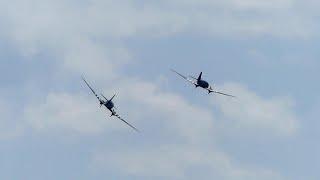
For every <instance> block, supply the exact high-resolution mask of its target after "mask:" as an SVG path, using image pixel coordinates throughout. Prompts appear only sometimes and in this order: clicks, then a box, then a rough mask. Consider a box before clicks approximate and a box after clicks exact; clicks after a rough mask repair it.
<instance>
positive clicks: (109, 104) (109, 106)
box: [82, 77, 139, 132]
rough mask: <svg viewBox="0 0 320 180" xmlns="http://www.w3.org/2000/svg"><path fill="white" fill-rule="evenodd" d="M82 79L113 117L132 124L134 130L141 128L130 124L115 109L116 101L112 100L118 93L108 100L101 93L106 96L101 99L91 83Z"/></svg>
mask: <svg viewBox="0 0 320 180" xmlns="http://www.w3.org/2000/svg"><path fill="white" fill-rule="evenodd" d="M82 80H83V81H84V82H85V83H86V84H87V86H88V87H89V88H90V90H91V91H92V93H93V94H94V95H95V96H96V97H97V99H98V100H99V103H100V107H102V105H104V106H105V107H106V108H107V109H108V110H109V111H110V112H111V117H112V116H115V117H117V118H118V119H120V120H121V121H123V122H124V123H126V124H127V125H128V126H130V127H131V128H133V129H134V130H136V131H138V132H139V130H138V129H137V128H135V127H134V126H132V125H131V124H129V123H128V122H127V121H125V120H124V119H122V118H121V117H120V116H119V115H118V114H117V113H116V111H115V106H114V103H113V102H112V100H113V99H114V97H115V96H116V95H114V96H113V97H112V98H111V99H110V100H108V99H107V98H106V97H105V96H104V95H103V94H101V96H102V97H103V98H104V100H103V99H101V98H100V97H99V96H98V95H97V93H96V92H95V91H94V90H93V89H92V88H91V86H90V85H89V83H88V82H87V81H86V80H85V79H84V78H83V77H82Z"/></svg>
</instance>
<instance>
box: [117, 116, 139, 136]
mask: <svg viewBox="0 0 320 180" xmlns="http://www.w3.org/2000/svg"><path fill="white" fill-rule="evenodd" d="M115 116H116V117H117V118H118V119H120V120H121V121H122V122H124V123H126V124H127V125H128V126H130V127H131V128H132V129H134V130H135V131H137V132H140V131H139V130H138V129H137V128H135V127H134V126H132V125H131V124H130V123H128V122H127V121H126V120H124V119H122V118H121V117H120V116H119V115H118V114H117V115H115Z"/></svg>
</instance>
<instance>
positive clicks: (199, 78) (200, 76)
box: [198, 72, 202, 81]
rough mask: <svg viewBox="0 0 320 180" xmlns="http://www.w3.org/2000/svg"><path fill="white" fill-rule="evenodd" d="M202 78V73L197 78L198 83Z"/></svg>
mask: <svg viewBox="0 0 320 180" xmlns="http://www.w3.org/2000/svg"><path fill="white" fill-rule="evenodd" d="M201 78H202V72H201V73H200V75H199V77H198V81H200V80H201Z"/></svg>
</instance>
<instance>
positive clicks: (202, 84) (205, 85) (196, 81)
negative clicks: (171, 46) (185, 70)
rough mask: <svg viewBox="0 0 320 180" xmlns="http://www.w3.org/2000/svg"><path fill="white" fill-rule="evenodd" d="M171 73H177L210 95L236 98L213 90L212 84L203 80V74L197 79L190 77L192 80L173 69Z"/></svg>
mask: <svg viewBox="0 0 320 180" xmlns="http://www.w3.org/2000/svg"><path fill="white" fill-rule="evenodd" d="M171 71H173V72H175V73H176V74H178V75H179V76H181V77H182V78H183V79H185V80H187V81H188V82H190V83H192V84H193V85H195V87H196V88H197V87H201V88H203V89H205V90H207V91H208V94H210V93H216V94H221V95H224V96H229V97H235V96H233V95H230V94H225V93H222V92H219V91H215V90H213V88H212V87H211V86H210V84H209V83H208V82H207V81H205V80H203V79H202V72H201V73H200V75H199V77H198V78H195V77H192V76H190V78H188V77H186V76H184V75H182V74H180V73H178V72H177V71H175V70H173V69H171Z"/></svg>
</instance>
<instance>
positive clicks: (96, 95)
mask: <svg viewBox="0 0 320 180" xmlns="http://www.w3.org/2000/svg"><path fill="white" fill-rule="evenodd" d="M82 80H83V81H84V82H85V83H86V84H87V86H88V87H89V88H90V90H91V91H92V93H93V94H94V95H95V96H96V98H97V99H98V100H99V101H100V102H101V99H100V97H99V96H98V95H97V93H96V92H95V91H94V90H93V89H92V87H91V86H90V85H89V83H88V82H87V81H86V80H85V79H84V78H83V77H82Z"/></svg>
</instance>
